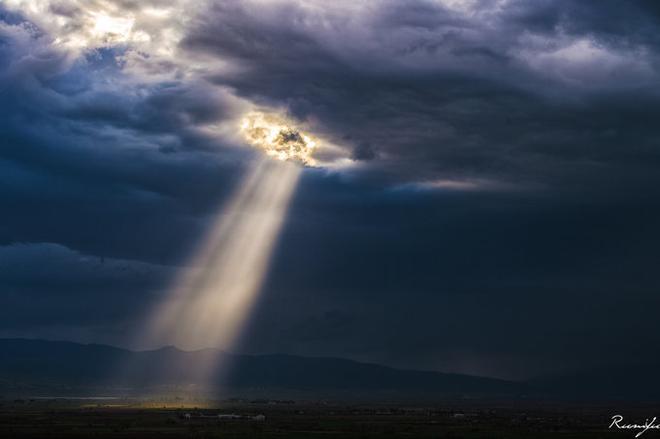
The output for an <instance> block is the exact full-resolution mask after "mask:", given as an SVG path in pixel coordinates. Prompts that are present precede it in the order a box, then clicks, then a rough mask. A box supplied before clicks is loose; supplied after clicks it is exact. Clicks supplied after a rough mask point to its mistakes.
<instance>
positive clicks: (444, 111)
mask: <svg viewBox="0 0 660 439" xmlns="http://www.w3.org/2000/svg"><path fill="white" fill-rule="evenodd" d="M659 85H660V3H659V2H656V1H651V0H649V1H642V0H639V1H630V2H620V1H615V0H602V1H598V2H585V1H578V0H575V1H569V0H555V1H549V0H548V1H545V0H540V1H522V0H520V1H518V0H428V1H421V0H413V1H407V2H397V1H375V0H374V1H371V0H369V1H343V0H341V1H311V0H310V1H306V0H282V1H280V0H274V1H265V0H262V1H257V0H254V1H241V2H236V1H209V2H207V1H199V2H185V1H183V0H179V1H168V2H164V1H158V0H147V1H132V0H91V1H82V0H79V1H75V0H62V1H57V0H52V1H49V0H37V1H28V0H26V1H22V0H5V1H3V2H0V337H25V338H39V339H49V340H68V341H77V342H84V343H104V344H110V345H113V346H120V347H126V348H131V349H146V348H156V347H159V346H162V345H167V344H172V345H176V346H177V347H179V348H181V349H198V348H202V347H216V348H220V349H226V350H228V351H231V352H235V353H253V354H267V353H286V354H295V355H303V356H313V357H316V356H322V357H341V358H347V359H353V360H359V361H364V362H370V363H378V364H384V365H389V366H394V367H405V368H409V369H420V370H433V371H440V372H456V373H463V374H472V375H480V376H488V377H498V378H506V379H514V380H518V379H520V380H522V379H527V378H531V377H535V376H539V375H545V374H553V373H559V372H565V371H573V370H585V369H590V368H595V367H609V366H615V365H620V364H633V363H634V364H636V363H653V362H658V361H660V356H659V354H658V351H657V349H655V348H653V349H652V348H651V347H655V346H657V345H658V344H659V343H660V323H659V322H660V320H658V318H657V315H656V314H657V310H658V309H660V295H658V292H659V291H660V290H659V288H660V275H659V272H658V268H657V265H658V261H659V257H660V256H659V254H658V252H659V250H658V249H659V246H660V230H659V229H658V224H660V173H659V172H658V169H659V166H660V148H659V146H660V145H658V142H659V139H660V137H659V135H658V134H659V133H660V131H659V129H658V120H660V88H659V87H658V86H659ZM264 160H267V161H264ZM264 163H265V164H264ZM263 205H268V206H269V207H268V209H269V210H268V212H267V216H266V217H264V218H262V220H255V219H254V218H252V217H245V218H247V219H244V217H243V216H240V215H239V216H232V215H234V214H233V213H232V212H233V211H234V210H235V209H234V210H232V209H233V208H231V206H234V207H236V206H239V207H240V210H241V212H243V211H245V212H247V215H249V213H250V211H251V209H254V206H263ZM228 206H229V207H228ZM241 206H242V207H241ZM260 218H261V217H260ZM222 230H225V231H227V230H229V231H230V232H227V233H226V234H225V235H222V236H220V235H221V233H220V231H222ZM227 236H229V237H227ZM246 237H247V238H246ZM216 244H217V246H216ZM221 245H222V246H224V247H223V248H224V250H223V251H219V250H218V248H219V246H221ZM237 249H240V250H237ZM204 255H206V256H204ZM211 263H212V264H213V266H212V267H211V266H209V264H211ZM218 267H223V268H222V270H220V269H219V268H218ZM200 273H202V275H200ZM232 276H233V277H232ZM191 279H192V280H191ZM246 279H247V280H246ZM186 282H189V283H190V284H194V285H196V288H197V290H196V291H197V293H196V294H197V295H196V296H195V297H196V299H195V300H196V302H194V303H193V304H190V303H189V304H188V305H187V306H186V307H182V305H181V300H179V299H178V298H180V297H182V296H180V295H179V296H177V294H180V293H179V291H180V290H181V289H182V288H183V287H182V285H187V284H186ZM236 285H239V286H236ZM218 288H219V289H221V290H223V291H224V290H227V291H229V290H231V291H233V292H232V293H231V294H235V296H236V297H237V298H240V299H236V300H233V299H231V298H230V299H226V300H228V301H230V302H231V307H230V308H227V307H229V305H226V304H221V303H218V302H215V301H216V300H218V299H217V297H218V296H217V295H216V293H217V291H218ZM241 288H242V289H241ZM227 294H228V295H229V294H230V293H227ZM227 297H229V296H227ZM223 300H224V299H223ZM228 303H229V302H228ZM214 306H217V307H218V309H220V308H221V307H224V308H222V309H231V310H232V311H231V313H230V314H228V315H227V316H226V317H225V316H224V314H222V315H223V317H222V318H220V317H217V316H218V315H219V314H216V313H213V312H211V311H209V310H212V309H213V308H212V307H214ZM209 307H211V308H209ZM155 310H160V311H158V313H156V311H155ZM203 311H206V313H207V315H206V316H205V317H200V315H203V314H204V313H203ZM223 312H224V311H223ZM155 314H157V315H156V317H154V315H155ZM163 316H169V317H167V319H168V320H167V321H166V322H165V323H163V318H164V317H163ZM159 319H160V320H159ZM233 319H235V320H236V321H234V320H233ZM192 321H196V323H197V325H198V326H197V327H196V328H192V329H190V328H188V329H190V331H188V332H185V331H184V330H183V329H182V326H184V325H185V323H186V322H192ZM159 325H160V326H159ZM163 325H164V326H163ZM218 325H223V326H222V327H220V326H218ZM146 326H149V328H148V329H145V327H146ZM163 327H165V329H162V328H163ZM149 330H151V331H152V332H157V333H158V334H157V336H155V338H149V337H146V336H145V334H146V333H147V332H149ZM220 333H222V336H220V335H218V334H220ZM200 334H201V336H200ZM206 335H208V337H206ZM225 338H226V339H225Z"/></svg>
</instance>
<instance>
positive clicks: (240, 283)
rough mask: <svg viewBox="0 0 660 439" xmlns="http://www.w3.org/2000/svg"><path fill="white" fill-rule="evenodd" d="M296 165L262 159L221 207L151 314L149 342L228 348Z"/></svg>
mask: <svg viewBox="0 0 660 439" xmlns="http://www.w3.org/2000/svg"><path fill="white" fill-rule="evenodd" d="M299 175H300V167H298V166H296V165H294V164H291V163H281V162H277V161H273V160H270V159H264V160H262V161H260V162H259V163H258V164H257V165H255V166H254V167H253V168H252V169H251V170H250V171H249V172H248V173H247V175H246V177H245V180H244V182H243V184H242V185H241V188H240V189H239V190H238V192H237V193H236V194H235V196H234V198H233V199H232V200H231V201H230V202H229V203H228V205H227V206H226V207H225V209H224V211H223V213H222V214H221V215H220V216H219V219H218V221H217V223H216V225H215V226H214V227H213V229H212V231H211V233H210V234H209V236H208V238H207V239H206V240H205V243H204V246H203V248H202V249H201V250H200V251H199V252H198V255H197V256H196V261H195V263H194V264H193V265H194V267H195V268H194V269H193V271H192V272H191V273H189V274H187V275H186V276H184V277H183V279H181V280H180V281H179V282H178V283H177V285H176V287H175V288H174V289H173V291H172V292H171V294H170V297H168V299H167V300H166V301H165V303H163V304H162V305H161V306H160V307H159V309H158V310H157V311H156V312H155V313H154V317H153V320H152V322H151V324H150V327H149V330H148V334H149V335H148V337H149V340H150V341H151V342H152V343H156V344H159V343H161V344H162V343H173V344H175V345H177V346H179V347H184V348H186V349H199V348H205V347H222V348H224V349H228V348H231V347H232V344H233V342H234V340H235V339H236V337H237V335H238V333H239V331H240V328H241V323H242V322H243V321H244V320H245V318H246V316H247V314H248V313H249V311H250V309H251V308H252V305H253V304H254V301H255V298H256V295H257V292H258V291H259V289H260V287H261V284H262V282H263V279H264V276H265V274H266V271H267V269H268V262H269V259H270V255H271V252H272V249H273V246H274V244H275V242H276V240H277V236H278V233H279V230H280V228H281V226H282V223H283V220H284V218H285V215H286V211H287V206H288V204H289V201H290V199H291V195H292V194H293V192H294V189H295V186H296V182H297V181H298V177H299Z"/></svg>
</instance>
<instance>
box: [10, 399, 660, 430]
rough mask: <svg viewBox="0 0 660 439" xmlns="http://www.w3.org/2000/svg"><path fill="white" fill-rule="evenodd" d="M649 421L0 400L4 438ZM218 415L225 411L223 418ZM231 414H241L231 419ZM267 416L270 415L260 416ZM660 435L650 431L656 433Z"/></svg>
mask: <svg viewBox="0 0 660 439" xmlns="http://www.w3.org/2000/svg"><path fill="white" fill-rule="evenodd" d="M617 413H620V414H622V415H625V416H626V419H627V420H631V421H632V420H634V421H639V422H643V421H644V419H645V418H647V417H651V418H652V417H653V413H660V412H659V411H656V410H655V409H654V408H653V407H644V406H639V407H635V408H632V409H628V410H626V411H622V410H617V409H616V408H610V407H606V406H592V407H590V408H585V407H584V406H580V405H577V404H576V405H572V406H565V405H557V404H548V403H544V404H540V403H539V404H537V403H531V402H525V403H521V402H515V403H512V402H480V403H478V402H465V401H458V402H444V403H441V404H437V405H427V406H416V405H410V406H400V405H387V404H383V405H365V404H336V403H328V402H293V401H268V400H257V401H241V400H232V401H223V402H216V403H201V402H200V403H195V402H183V401H176V400H175V401H173V400H168V401H165V402H161V401H155V400H120V399H112V400H101V399H99V400H96V399H19V400H5V401H3V402H2V403H1V406H0V437H1V438H86V437H94V438H234V437H236V438H241V437H261V438H275V437H277V438H284V437H286V438H302V437H311V438H328V437H341V438H346V437H348V438H353V437H354V438H371V437H407V438H412V437H414V438H550V437H553V438H554V437H561V438H619V437H621V438H624V437H626V438H632V437H634V436H635V433H636V432H633V431H630V430H628V431H625V430H623V431H615V430H609V429H608V426H609V424H610V422H611V417H612V415H614V414H617ZM218 415H225V416H224V418H221V417H219V416H218ZM228 415H238V417H237V418H232V417H231V416H228ZM257 415H264V416H265V419H262V418H260V417H259V418H255V417H256V416H257ZM658 434H660V432H658V431H648V432H646V433H645V435H644V436H647V437H649V438H652V437H653V436H655V435H658Z"/></svg>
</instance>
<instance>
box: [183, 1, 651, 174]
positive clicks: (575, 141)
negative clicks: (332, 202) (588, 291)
mask: <svg viewBox="0 0 660 439" xmlns="http://www.w3.org/2000/svg"><path fill="white" fill-rule="evenodd" d="M479 4H480V6H478V7H475V8H474V10H473V12H472V13H471V14H462V13H460V12H458V11H455V10H450V9H448V8H446V7H443V6H442V5H441V4H440V3H431V2H407V3H405V4H402V3H398V2H383V3H377V4H370V5H371V7H365V8H364V9H361V8H355V9H351V8H350V7H345V9H342V7H337V8H336V9H333V8H313V7H308V6H307V5H305V4H302V3H301V4H298V3H285V4H281V3H273V4H269V5H253V4H251V3H242V4H234V3H230V4H226V3H220V4H217V5H215V6H214V7H213V8H212V9H211V11H210V12H209V13H207V14H205V15H204V16H202V17H199V18H198V20H197V22H196V23H195V24H196V25H195V26H193V27H192V28H191V29H190V30H189V34H188V36H187V37H186V39H185V40H184V42H183V47H185V48H186V49H189V50H193V51H199V52H204V53H207V54H213V55H215V56H218V57H221V58H227V59H231V60H234V61H235V62H236V63H237V64H239V65H240V66H241V67H242V69H241V70H240V73H238V74H236V75H231V74H222V75H215V76H212V77H211V79H212V80H213V81H215V82H216V83H219V84H228V85H231V86H233V87H235V89H236V90H237V92H238V93H240V94H242V95H244V96H247V97H249V98H251V99H254V100H257V101H261V102H265V103H270V104H273V105H282V104H284V105H286V106H287V108H288V109H289V111H291V112H292V113H293V114H294V115H296V116H298V117H301V118H308V119H310V120H313V121H318V125H319V129H320V130H322V131H324V132H325V134H327V135H328V136H331V137H332V138H334V139H337V140H338V143H340V144H344V145H347V147H350V148H352V149H353V151H360V150H361V148H364V145H374V148H376V149H377V150H378V151H379V152H382V154H380V156H379V160H378V163H377V164H373V166H374V167H377V169H380V170H386V171H387V172H389V173H391V175H393V176H395V178H398V179H403V180H433V179H436V178H441V177H443V176H444V177H445V178H461V177H462V176H463V177H465V176H468V177H477V176H480V177H489V178H492V179H495V180H502V181H507V182H510V183H516V184H520V185H523V186H524V185H530V184H543V185H545V184H550V185H553V186H556V185H559V184H564V183H565V184H568V185H572V186H576V185H578V184H583V183H586V184H591V185H594V184H599V183H603V181H605V180H607V179H608V178H609V175H610V174H611V173H614V174H616V175H617V177H619V176H621V177H626V176H630V175H631V174H632V175H635V174H636V173H637V172H638V170H641V172H644V173H646V174H647V175H649V176H650V174H653V172H652V170H651V169H650V168H649V165H650V166H655V165H656V164H657V161H658V149H657V148H656V142H655V128H654V126H653V123H652V122H651V121H652V120H654V119H655V118H657V116H658V115H659V113H660V111H659V110H660V106H659V103H660V100H659V99H658V97H657V93H656V91H655V88H656V85H657V82H658V75H657V70H656V65H657V46H656V40H655V37H656V36H657V34H658V28H657V21H656V20H655V19H654V18H653V16H649V14H647V13H646V9H645V7H646V6H645V5H644V4H631V5H630V6H624V5H622V4H621V3H619V2H611V3H607V2H604V3H603V4H602V5H601V4H599V6H598V7H594V6H593V5H592V6H591V7H590V6H589V4H586V3H584V2H541V3H530V2H512V3H511V4H508V5H507V6H506V7H504V8H503V9H502V10H498V9H497V7H496V5H495V3H494V2H480V3H479ZM365 9H366V11H365ZM346 16H350V17H351V19H350V20H347V19H346ZM621 21H624V22H625V23H627V24H618V23H621ZM631 28H634V29H635V30H634V31H629V30H630V29H631ZM640 108H643V111H640ZM351 145H352V146H351ZM353 157H355V158H360V155H359V154H355V153H353ZM369 157H371V155H369ZM620 174H623V175H620Z"/></svg>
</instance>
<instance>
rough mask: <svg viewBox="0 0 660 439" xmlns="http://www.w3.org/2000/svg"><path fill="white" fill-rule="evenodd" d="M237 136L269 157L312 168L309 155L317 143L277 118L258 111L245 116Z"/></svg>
mask: <svg viewBox="0 0 660 439" xmlns="http://www.w3.org/2000/svg"><path fill="white" fill-rule="evenodd" d="M241 132H242V133H243V135H244V136H245V139H246V141H247V142H248V143H249V144H250V145H252V146H255V147H257V148H260V149H262V150H263V151H264V152H265V153H266V154H267V155H268V156H270V157H273V158H275V159H277V160H282V161H293V162H298V163H301V164H303V165H306V166H314V159H313V158H312V154H313V152H314V148H315V147H316V144H317V142H316V141H315V140H314V139H313V138H312V137H310V136H309V135H308V134H306V133H304V132H302V131H301V130H300V129H299V128H297V127H295V125H293V124H292V123H291V122H290V121H288V120H286V119H284V118H282V117H280V116H277V115H274V114H267V113H263V112H259V111H254V112H251V113H248V114H247V115H246V116H245V118H244V119H243V122H242V123H241Z"/></svg>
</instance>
